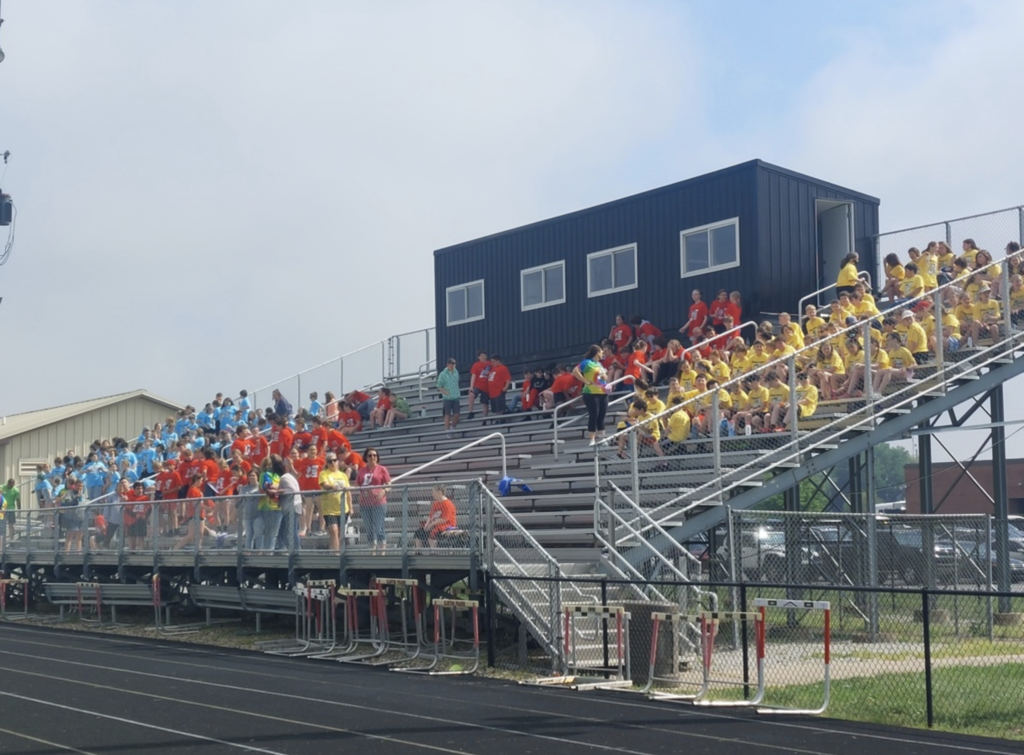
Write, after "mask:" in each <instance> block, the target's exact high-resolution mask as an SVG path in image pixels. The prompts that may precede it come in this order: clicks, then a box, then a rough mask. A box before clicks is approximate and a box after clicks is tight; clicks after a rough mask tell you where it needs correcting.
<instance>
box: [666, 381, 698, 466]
mask: <svg viewBox="0 0 1024 755" xmlns="http://www.w3.org/2000/svg"><path fill="white" fill-rule="evenodd" d="M683 401H684V399H683V397H682V396H679V395H675V396H672V397H671V398H670V399H669V402H668V405H669V408H671V409H674V411H673V412H672V413H671V414H669V415H668V422H667V425H668V432H667V433H666V435H665V437H664V438H662V439H661V446H662V450H663V451H664V452H665V453H666V454H668V455H670V456H676V455H678V454H681V453H684V452H685V450H686V446H685V443H686V441H688V440H689V439H690V433H691V421H690V414H689V412H687V411H686V409H685V408H683Z"/></svg>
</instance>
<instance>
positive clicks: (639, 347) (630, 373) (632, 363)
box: [625, 338, 654, 385]
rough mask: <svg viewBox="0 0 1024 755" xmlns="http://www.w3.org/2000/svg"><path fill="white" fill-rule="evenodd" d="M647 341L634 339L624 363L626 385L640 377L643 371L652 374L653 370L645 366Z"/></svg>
mask: <svg viewBox="0 0 1024 755" xmlns="http://www.w3.org/2000/svg"><path fill="white" fill-rule="evenodd" d="M647 348H648V347H647V341H642V340H640V339H639V338H638V339H636V343H634V344H633V353H632V354H630V355H629V361H628V362H627V363H626V372H625V376H626V380H625V383H626V385H632V384H633V381H634V380H636V379H637V378H640V377H642V376H643V375H644V374H645V373H646V374H647V375H648V376H652V375H653V372H654V370H652V369H651V368H650V367H648V366H647Z"/></svg>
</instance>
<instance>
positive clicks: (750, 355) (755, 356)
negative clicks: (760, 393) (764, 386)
mask: <svg viewBox="0 0 1024 755" xmlns="http://www.w3.org/2000/svg"><path fill="white" fill-rule="evenodd" d="M770 361H772V356H771V354H770V353H769V352H768V350H767V349H766V348H765V343H764V341H762V340H761V339H760V338H758V339H757V340H756V341H754V345H753V347H752V348H751V350H750V351H748V352H747V372H757V371H759V370H760V369H761V368H762V367H764V366H765V365H766V364H768V363H769V362H770Z"/></svg>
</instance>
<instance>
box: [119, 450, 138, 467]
mask: <svg viewBox="0 0 1024 755" xmlns="http://www.w3.org/2000/svg"><path fill="white" fill-rule="evenodd" d="M126 459H127V460H128V465H129V466H130V467H132V468H133V469H134V468H135V467H136V465H138V463H139V458H138V457H137V456H136V455H135V454H133V453H132V452H131V451H129V450H128V446H120V452H119V453H118V454H117V456H116V457H115V458H114V463H115V464H117V468H118V469H120V468H121V467H122V466H123V465H124V461H125V460H126Z"/></svg>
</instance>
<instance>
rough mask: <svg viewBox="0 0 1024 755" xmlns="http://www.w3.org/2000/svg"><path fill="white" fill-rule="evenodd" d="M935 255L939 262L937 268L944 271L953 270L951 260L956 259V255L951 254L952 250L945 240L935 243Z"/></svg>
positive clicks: (950, 271)
mask: <svg viewBox="0 0 1024 755" xmlns="http://www.w3.org/2000/svg"><path fill="white" fill-rule="evenodd" d="M935 256H936V258H937V259H938V262H939V270H941V271H942V272H944V273H952V272H953V262H954V261H955V260H956V255H955V254H953V250H952V249H950V248H949V247H948V246H947V245H946V242H945V241H940V242H939V243H938V244H937V245H936V250H935Z"/></svg>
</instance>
